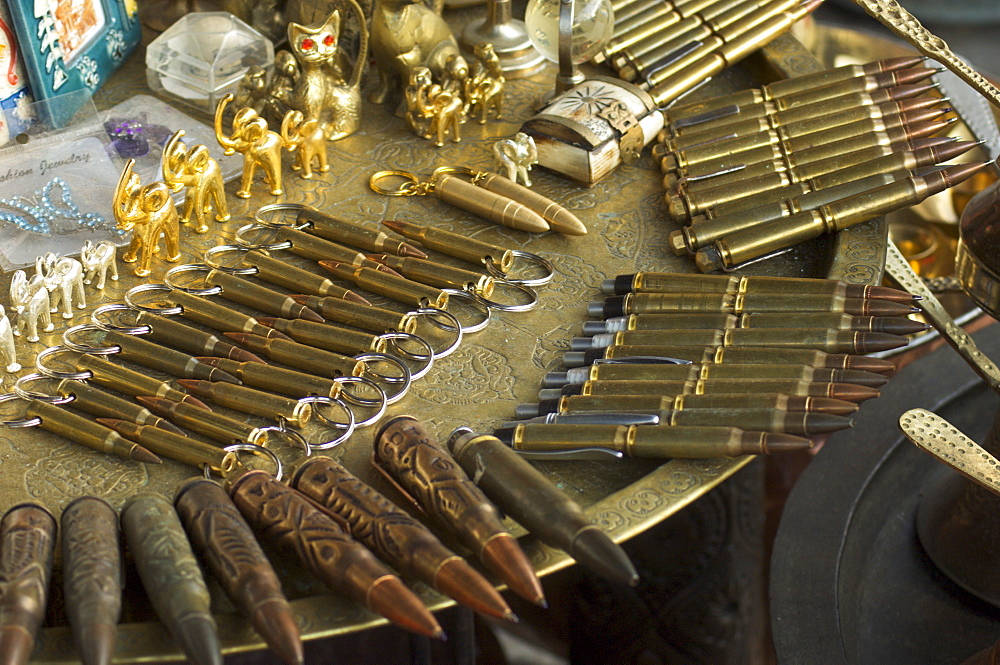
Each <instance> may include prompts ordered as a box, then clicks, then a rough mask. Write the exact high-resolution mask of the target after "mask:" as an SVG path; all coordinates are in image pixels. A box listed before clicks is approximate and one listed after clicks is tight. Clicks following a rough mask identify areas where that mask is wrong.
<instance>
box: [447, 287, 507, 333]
mask: <svg viewBox="0 0 1000 665" xmlns="http://www.w3.org/2000/svg"><path fill="white" fill-rule="evenodd" d="M441 290H442V291H444V292H445V293H447V294H448V304H449V305H450V304H451V303H452V301H453V300H464V301H465V302H466V303H469V304H470V305H471V306H472V308H473V309H475V310H477V311H479V312H480V313H482V314H483V315H484V316H483V320H482V321H480V322H479V323H473V324H470V325H467V326H462V333H463V334H465V335H471V334H472V333H476V332H479V331H480V330H482V329H483V328H485V327H486V326H488V325H489V323H490V319H491V318H492V316H493V310H492V309H490V308H489V307H487V306H486V305H484V304H483V302H482V301H481V300H480V299H479V297H478V296H477V295H476V294H474V293H470V292H468V291H463V290H462V289H441ZM455 318H456V319H457V318H458V317H455ZM438 327H439V328H441V329H442V330H444V331H446V332H451V331H450V330H449V329H448V328H447V327H445V325H443V324H441V323H440V322H439V323H438Z"/></svg>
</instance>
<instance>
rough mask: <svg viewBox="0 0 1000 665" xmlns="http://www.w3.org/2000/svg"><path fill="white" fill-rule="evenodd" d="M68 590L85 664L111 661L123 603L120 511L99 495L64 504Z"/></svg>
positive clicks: (72, 620)
mask: <svg viewBox="0 0 1000 665" xmlns="http://www.w3.org/2000/svg"><path fill="white" fill-rule="evenodd" d="M60 524H61V528H62V535H61V542H62V566H63V594H64V597H65V602H66V617H67V619H68V620H69V625H70V627H71V628H72V629H73V640H74V642H75V643H76V646H77V649H78V650H79V651H80V657H81V660H82V661H83V662H84V663H85V665H101V664H110V663H111V658H112V656H113V654H114V648H115V640H116V638H117V635H118V620H119V618H120V616H121V608H122V584H123V582H124V578H123V575H122V554H121V548H120V544H119V541H120V538H119V530H118V512H117V511H116V510H115V509H114V508H112V507H111V506H110V505H108V503H107V502H106V501H104V500H103V499H99V498H97V497H93V496H85V497H80V498H77V499H74V500H73V501H72V502H71V503H70V504H69V505H67V506H66V508H65V509H63V512H62V517H61V518H60Z"/></svg>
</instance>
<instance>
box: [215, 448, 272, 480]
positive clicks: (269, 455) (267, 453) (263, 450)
mask: <svg viewBox="0 0 1000 665" xmlns="http://www.w3.org/2000/svg"><path fill="white" fill-rule="evenodd" d="M223 450H224V451H226V452H227V453H232V454H234V455H235V454H236V453H239V452H249V453H253V454H255V455H263V456H264V457H267V458H269V459H270V460H271V461H272V462H273V463H274V467H275V470H274V474H273V475H274V479H275V480H281V476H282V474H283V473H284V467H282V466H281V460H280V459H278V456H277V455H275V454H274V452H273V451H271V450H268V449H267V448H265V447H264V446H258V445H257V444H256V443H231V444H229V445H228V446H226V447H225V448H223ZM235 459H236V464H239V465H240V466H242V463H241V462H240V461H239V457H236V458H235ZM208 474H209V470H208V468H207V467H206V468H205V477H206V478H207V477H209V476H208Z"/></svg>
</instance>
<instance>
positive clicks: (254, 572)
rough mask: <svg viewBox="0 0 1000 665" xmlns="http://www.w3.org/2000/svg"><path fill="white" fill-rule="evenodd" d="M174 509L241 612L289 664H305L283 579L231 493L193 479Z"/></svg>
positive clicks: (184, 485)
mask: <svg viewBox="0 0 1000 665" xmlns="http://www.w3.org/2000/svg"><path fill="white" fill-rule="evenodd" d="M174 506H175V507H176V509H177V513H178V515H179V516H180V518H181V522H182V523H183V524H184V527H185V529H186V530H187V533H188V535H189V537H190V539H191V543H192V545H193V546H194V549H195V551H197V553H198V554H199V555H200V556H201V558H202V560H204V561H205V562H206V563H207V564H208V567H209V569H210V570H211V571H212V574H213V575H214V577H215V579H217V580H218V581H219V584H220V585H221V586H222V588H223V590H224V591H225V592H226V595H227V596H229V598H230V599H231V600H232V601H233V604H234V605H235V606H236V608H237V609H238V610H239V611H240V612H242V613H243V614H244V615H246V616H247V617H248V618H249V619H250V623H251V624H253V627H254V628H255V629H256V630H257V632H258V633H259V634H260V635H261V636H262V637H263V638H264V640H265V641H266V642H267V643H268V645H269V646H270V647H271V648H272V649H273V650H274V651H275V652H276V653H277V654H278V655H279V656H280V657H281V659H282V660H283V661H284V662H285V663H289V664H290V665H295V664H296V663H301V662H302V658H303V654H302V642H301V639H300V637H299V629H298V626H297V625H296V624H295V619H294V616H293V614H292V608H291V606H290V605H289V603H288V599H287V598H286V597H285V594H284V593H283V592H282V590H281V582H280V581H279V580H278V575H277V574H276V573H275V572H274V568H272V567H271V562H270V561H269V560H268V558H267V556H265V554H264V552H263V550H262V549H261V547H260V545H259V544H258V542H257V539H256V537H255V536H254V534H253V531H251V530H250V527H249V526H248V525H247V523H246V521H245V520H244V519H243V515H241V514H240V511H239V510H238V509H237V508H236V506H235V505H234V504H233V501H232V499H230V498H229V495H228V494H227V493H226V491H225V490H224V489H222V487H221V486H219V485H218V484H217V483H215V482H213V481H211V480H205V479H203V478H197V479H194V480H190V481H188V482H186V483H184V484H183V485H181V487H180V488H179V489H178V490H177V493H176V495H175V497H174Z"/></svg>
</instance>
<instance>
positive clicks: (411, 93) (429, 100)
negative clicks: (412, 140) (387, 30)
mask: <svg viewBox="0 0 1000 665" xmlns="http://www.w3.org/2000/svg"><path fill="white" fill-rule="evenodd" d="M406 108H407V112H406V118H407V120H409V121H410V126H411V127H413V130H414V131H415V132H416V133H417V134H418V135H419V136H420V137H422V138H425V139H429V138H432V137H433V138H434V145H436V146H438V147H440V146H443V145H444V139H445V136H447V134H448V130H449V129H451V140H452V141H454V142H455V143H458V142H459V141H461V140H462V136H461V125H462V121H464V120H465V102H464V101H463V100H462V97H461V96H460V95H459V94H458V93H457V92H449V91H448V90H445V89H444V88H443V87H442V86H440V85H438V84H437V83H434V82H433V81H432V80H431V72H430V70H429V69H427V68H426V67H417V68H415V69H414V70H413V72H412V74H411V75H410V85H409V86H408V87H407V89H406Z"/></svg>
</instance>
